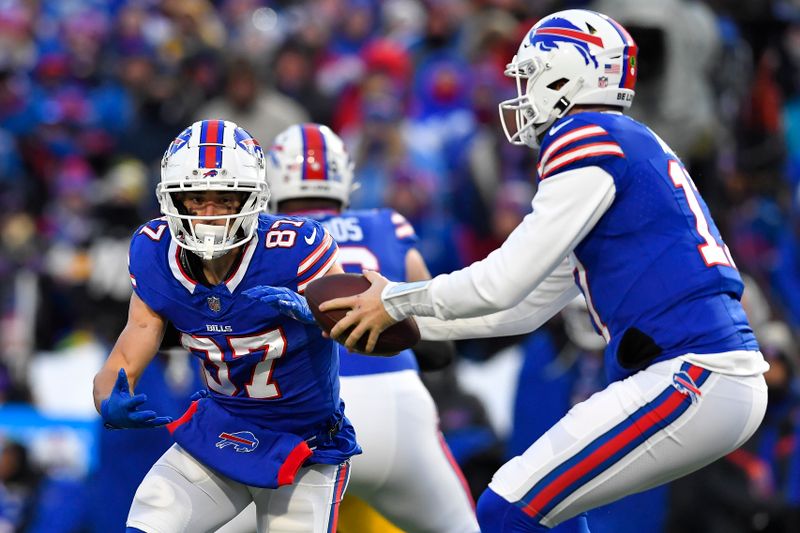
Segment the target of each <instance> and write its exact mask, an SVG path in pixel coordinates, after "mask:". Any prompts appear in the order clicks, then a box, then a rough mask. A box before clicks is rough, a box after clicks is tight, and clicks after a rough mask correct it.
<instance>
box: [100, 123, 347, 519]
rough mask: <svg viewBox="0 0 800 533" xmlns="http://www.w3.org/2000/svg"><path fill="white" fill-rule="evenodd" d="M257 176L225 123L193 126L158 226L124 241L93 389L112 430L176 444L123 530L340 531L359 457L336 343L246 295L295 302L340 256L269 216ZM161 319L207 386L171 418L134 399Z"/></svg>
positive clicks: (250, 156) (255, 158)
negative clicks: (115, 325)
mask: <svg viewBox="0 0 800 533" xmlns="http://www.w3.org/2000/svg"><path fill="white" fill-rule="evenodd" d="M265 172H266V165H265V161H264V153H263V151H262V148H261V146H260V145H259V144H258V142H257V141H256V140H255V139H254V138H253V137H252V136H251V135H250V134H249V133H247V132H246V131H245V130H244V129H242V128H240V127H237V126H236V124H234V123H232V122H227V121H222V120H203V121H200V122H196V123H194V124H192V125H191V126H189V127H188V128H186V129H185V130H184V131H183V132H182V133H181V134H180V135H178V137H177V138H176V139H175V140H174V141H173V142H172V143H171V144H170V146H169V147H168V149H167V151H166V153H165V154H164V158H163V160H162V163H161V183H160V184H159V185H158V188H157V196H158V200H159V203H160V205H161V211H162V213H163V214H164V215H165V216H164V217H162V218H159V219H155V220H151V221H150V222H147V223H146V224H144V225H142V226H141V227H140V228H139V229H138V230H136V232H135V233H134V236H133V239H132V242H131V247H130V256H129V264H130V277H131V282H132V284H133V295H132V296H131V302H130V310H129V315H128V322H127V325H126V326H125V329H124V330H123V332H122V333H121V334H120V336H119V338H118V340H117V342H116V344H115V346H114V347H113V349H112V351H111V354H110V355H109V357H108V360H107V361H106V362H105V364H104V366H103V368H102V369H101V370H100V371H99V372H98V374H97V376H96V377H95V380H94V401H95V405H96V407H97V410H98V411H99V412H100V413H101V415H102V417H103V420H104V421H105V425H106V427H108V428H118V429H119V428H142V427H156V426H163V425H166V427H167V429H168V430H169V432H170V433H171V434H172V436H173V438H174V440H175V444H174V445H173V446H172V447H171V448H170V449H169V450H167V452H165V453H164V455H163V456H162V457H161V458H160V459H159V460H158V461H157V462H156V464H155V465H154V466H153V467H152V469H151V470H150V472H148V474H147V475H146V476H145V478H144V480H143V481H142V483H141V485H140V486H139V488H138V490H137V491H136V495H135V497H134V500H133V503H132V506H131V509H130V513H129V515H128V520H127V527H128V529H127V531H145V532H161V533H164V532H170V533H172V532H184V531H185V532H191V533H195V532H200V531H216V530H217V528H218V527H219V526H220V525H222V524H224V523H225V522H227V521H228V520H230V519H231V518H233V517H234V516H236V515H237V514H238V513H239V511H241V510H242V509H244V508H245V507H247V506H248V505H249V504H250V503H251V502H254V503H255V507H256V513H257V528H258V531H260V532H261V531H270V532H273V533H274V532H280V531H283V532H290V531H292V532H293V531H298V530H302V531H313V532H317V533H323V532H326V533H327V532H331V531H335V529H336V519H337V516H338V505H339V502H340V500H341V498H342V494H343V492H344V489H345V487H346V485H347V481H348V477H349V458H350V457H351V456H352V455H354V454H357V453H359V452H360V449H359V447H358V445H357V444H356V442H355V437H354V431H353V427H352V425H351V424H350V422H349V421H348V420H347V418H346V417H345V416H344V413H343V409H344V405H343V403H342V402H341V400H340V398H339V377H338V376H339V358H338V352H337V350H338V349H337V346H336V345H335V343H333V342H332V341H330V340H329V339H325V338H323V337H322V335H321V332H320V330H319V328H317V327H316V326H315V325H310V324H304V323H302V322H298V321H296V320H293V319H291V318H289V317H287V316H285V315H284V314H280V313H277V312H270V311H269V310H268V309H265V308H264V306H263V305H261V304H260V303H259V302H258V301H256V300H253V299H252V298H250V297H248V296H246V295H245V293H246V292H247V291H248V290H250V289H252V288H253V287H254V286H259V285H264V284H269V285H274V286H280V287H285V288H286V289H287V290H290V291H293V292H294V291H296V292H300V293H302V292H303V291H304V289H305V287H306V286H307V285H308V283H309V282H311V281H312V280H314V279H317V278H319V277H321V276H325V275H328V274H331V273H340V272H342V269H341V266H339V264H338V263H337V262H336V258H337V255H338V246H337V245H336V243H335V241H334V240H333V238H332V237H331V236H330V234H329V233H328V232H327V231H326V230H325V228H323V227H322V226H321V225H320V224H319V223H317V222H314V221H311V220H308V219H301V218H296V217H288V216H272V215H267V214H265V212H264V211H265V209H266V206H267V202H268V199H269V187H268V186H267V182H266V177H265ZM167 321H170V322H172V323H173V324H174V326H175V327H176V328H177V330H178V331H179V332H180V333H181V342H182V344H183V346H184V347H185V348H186V349H187V350H188V351H189V352H191V353H192V354H193V355H194V356H196V357H198V358H199V360H200V362H201V364H202V368H203V371H204V377H205V381H206V385H207V386H208V390H207V391H206V394H205V395H204V397H201V398H200V399H198V400H197V401H195V402H193V403H192V405H191V407H190V408H189V409H188V410H187V412H186V413H185V414H184V415H183V416H181V417H180V418H179V419H177V420H174V421H172V420H170V419H169V418H167V417H163V416H158V415H157V413H155V412H153V411H152V410H149V409H147V406H146V403H145V402H146V397H145V395H143V394H135V392H134V391H135V387H136V382H137V380H138V379H139V377H140V376H141V374H142V372H143V370H144V368H145V367H146V366H147V365H148V363H150V361H151V360H152V358H153V356H154V355H155V353H156V351H157V350H158V348H159V344H160V342H161V339H162V336H163V334H164V329H165V327H166V325H167ZM120 460H121V461H124V458H120ZM120 467H121V468H124V463H122V464H121V466H120ZM254 525H255V524H254Z"/></svg>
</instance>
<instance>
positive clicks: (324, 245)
mask: <svg viewBox="0 0 800 533" xmlns="http://www.w3.org/2000/svg"><path fill="white" fill-rule="evenodd" d="M331 245H333V237H331V234H330V233H328V232H327V231H326V232H325V238H323V239H322V242H321V243H320V244H319V246H317V248H316V249H315V250H314V251H313V252H311V254H310V255H309V256H308V257H306V258H305V259H304V260H303V262H302V263H300V266H299V267H297V275H298V276H302V275H303V274H305V273H306V271H308V270H309V269H310V268H311V267H312V266H314V263H315V262H316V261H317V259H319V258H320V257H321V256H322V255H324V254H325V253H326V252H327V251H328V249H329V248H330V247H331Z"/></svg>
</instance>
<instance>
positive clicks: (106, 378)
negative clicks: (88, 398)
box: [92, 365, 119, 413]
mask: <svg viewBox="0 0 800 533" xmlns="http://www.w3.org/2000/svg"><path fill="white" fill-rule="evenodd" d="M118 370H119V368H118V369H117V370H112V369H111V367H110V366H108V365H104V366H103V368H102V369H101V370H100V371H99V372H98V373H97V374H96V375H95V377H94V390H93V391H92V395H93V396H94V408H95V409H96V410H97V412H98V413H99V412H100V404H102V403H103V400H105V399H106V398H108V397H109V395H110V394H111V389H113V388H114V381H115V380H116V379H117V371H118Z"/></svg>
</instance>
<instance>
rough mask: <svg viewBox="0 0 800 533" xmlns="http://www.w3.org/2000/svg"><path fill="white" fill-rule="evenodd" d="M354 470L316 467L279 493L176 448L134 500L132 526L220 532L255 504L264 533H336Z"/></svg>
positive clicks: (152, 531) (158, 531)
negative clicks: (228, 474) (231, 476)
mask: <svg viewBox="0 0 800 533" xmlns="http://www.w3.org/2000/svg"><path fill="white" fill-rule="evenodd" d="M349 473H350V465H349V464H348V463H343V464H341V465H310V466H307V467H303V468H301V469H300V470H299V471H298V473H297V477H296V478H295V482H294V483H293V484H291V485H286V486H283V487H280V488H277V489H263V488H259V487H250V486H247V485H243V484H242V483H238V482H236V481H233V480H231V479H229V478H227V477H224V476H221V475H219V474H217V473H216V472H214V471H213V470H211V469H209V468H207V467H205V466H204V465H202V464H201V463H199V462H198V461H197V460H196V459H194V458H193V457H192V456H190V455H189V454H188V453H186V452H185V451H184V450H183V449H182V448H181V447H180V446H178V445H177V444H174V445H173V446H172V447H171V448H170V449H168V450H167V451H166V452H165V453H164V455H162V456H161V458H160V459H159V460H158V461H157V462H156V464H155V465H153V468H151V469H150V471H149V472H148V473H147V475H146V476H145V478H144V479H143V480H142V483H141V485H139V488H138V489H137V490H136V495H135V496H134V498H133V504H132V505H131V510H130V513H129V514H128V521H127V525H128V527H135V528H138V529H141V530H142V531H145V532H147V533H179V532H186V533H202V532H211V531H217V529H219V527H220V526H221V525H222V524H224V523H226V522H228V521H229V520H231V519H232V518H233V517H235V516H236V515H237V514H239V512H240V511H242V509H244V508H245V507H247V506H248V505H249V504H250V503H251V502H255V510H256V512H255V522H254V523H253V524H252V530H253V531H255V530H257V531H258V532H259V533H261V532H266V531H269V532H270V533H299V532H304V533H305V532H309V533H332V532H335V531H336V519H337V513H338V509H339V502H340V501H341V499H342V496H343V495H344V491H345V489H346V486H347V480H348V477H349Z"/></svg>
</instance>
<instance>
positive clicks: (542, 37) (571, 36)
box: [529, 18, 603, 68]
mask: <svg viewBox="0 0 800 533" xmlns="http://www.w3.org/2000/svg"><path fill="white" fill-rule="evenodd" d="M529 40H530V44H531V45H533V46H536V47H538V48H539V49H540V50H542V51H545V52H547V51H549V50H552V49H553V48H558V47H559V44H558V43H564V42H566V43H569V44H572V45H574V46H575V47H576V48H577V49H578V51H579V52H580V53H581V55H582V56H583V59H584V61H586V64H587V65H588V64H589V62H590V61H591V62H592V63H593V64H594V66H595V68H596V67H597V65H598V63H597V58H595V57H594V54H592V51H591V50H590V49H589V45H590V44H593V45H595V46H599V47H600V48H603V39H601V38H600V36H598V35H592V34H590V33H586V32H584V31H581V29H580V28H578V27H577V26H576V25H574V24H572V23H571V22H569V21H568V20H566V19H563V18H554V19H552V20H548V21H546V22H544V23H543V24H542V25H541V26H539V27H538V28H537V29H536V31H535V32H531V34H530V37H529Z"/></svg>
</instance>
